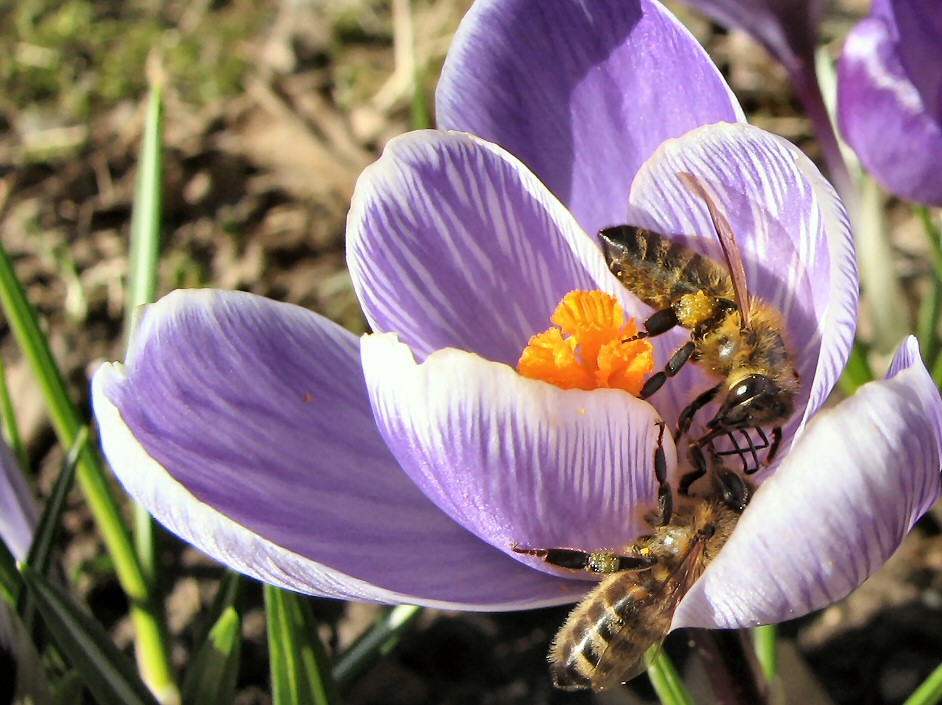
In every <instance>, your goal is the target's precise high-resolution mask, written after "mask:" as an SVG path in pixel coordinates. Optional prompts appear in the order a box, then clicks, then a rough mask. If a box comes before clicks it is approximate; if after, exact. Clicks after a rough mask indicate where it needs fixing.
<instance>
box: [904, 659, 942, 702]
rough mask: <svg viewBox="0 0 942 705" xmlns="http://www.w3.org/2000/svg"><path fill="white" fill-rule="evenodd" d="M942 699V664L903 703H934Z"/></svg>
mask: <svg viewBox="0 0 942 705" xmlns="http://www.w3.org/2000/svg"><path fill="white" fill-rule="evenodd" d="M939 701H942V664H940V665H938V666H936V669H935V670H934V671H933V672H932V673H930V674H929V677H928V678H926V680H924V681H923V683H922V685H920V686H919V687H918V688H916V690H915V692H914V693H913V694H912V695H910V696H909V697H908V698H907V699H906V702H905V703H903V705H934V703H937V702H939Z"/></svg>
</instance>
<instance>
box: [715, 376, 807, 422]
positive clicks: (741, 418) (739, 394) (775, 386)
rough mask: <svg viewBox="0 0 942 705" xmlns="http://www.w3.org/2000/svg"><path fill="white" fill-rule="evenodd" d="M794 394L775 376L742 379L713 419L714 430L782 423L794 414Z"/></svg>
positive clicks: (734, 386) (730, 391)
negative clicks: (777, 380) (776, 379)
mask: <svg viewBox="0 0 942 705" xmlns="http://www.w3.org/2000/svg"><path fill="white" fill-rule="evenodd" d="M793 400H794V393H793V392H792V390H790V389H786V388H784V387H783V386H782V385H780V384H779V383H778V382H776V381H775V380H774V379H772V378H771V377H768V376H766V375H762V374H751V375H748V376H746V377H743V378H742V379H740V380H738V381H737V382H736V383H735V384H734V385H733V386H732V387H730V390H729V392H728V393H727V395H726V399H725V400H724V401H723V405H722V406H721V407H720V410H719V411H718V412H717V413H716V416H714V417H713V419H712V420H711V421H710V422H709V424H708V426H709V427H710V428H711V429H719V428H723V429H726V430H731V429H735V428H754V427H757V426H772V425H779V424H781V423H782V421H784V420H785V419H787V418H788V417H789V416H791V413H792V409H793V406H794V404H793Z"/></svg>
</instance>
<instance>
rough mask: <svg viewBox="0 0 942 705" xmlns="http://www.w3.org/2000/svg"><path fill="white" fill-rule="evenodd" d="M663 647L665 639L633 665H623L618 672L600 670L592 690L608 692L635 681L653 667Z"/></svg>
mask: <svg viewBox="0 0 942 705" xmlns="http://www.w3.org/2000/svg"><path fill="white" fill-rule="evenodd" d="M665 636H666V635H665ZM662 646H664V639H661V640H660V641H657V642H655V643H654V644H652V645H651V646H650V647H649V648H648V649H647V651H645V652H644V653H643V654H642V655H641V658H639V659H637V660H636V661H634V662H633V663H630V664H621V665H620V667H619V668H618V670H609V671H603V669H602V668H599V669H598V670H597V671H596V673H595V677H593V679H592V690H595V691H601V690H608V689H610V688H613V687H615V686H619V685H624V684H625V683H627V682H628V681H632V680H634V679H635V678H637V677H638V676H640V675H641V674H642V673H644V672H645V671H647V670H648V669H649V668H650V667H651V664H652V663H654V659H656V658H657V655H658V654H659V653H660V652H661V647H662Z"/></svg>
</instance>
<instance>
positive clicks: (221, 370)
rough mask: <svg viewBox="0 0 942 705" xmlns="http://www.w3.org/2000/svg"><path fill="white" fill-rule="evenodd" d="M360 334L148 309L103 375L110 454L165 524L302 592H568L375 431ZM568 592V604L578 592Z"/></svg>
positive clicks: (257, 310)
mask: <svg viewBox="0 0 942 705" xmlns="http://www.w3.org/2000/svg"><path fill="white" fill-rule="evenodd" d="M359 358H360V352H359V345H358V340H357V339H356V338H355V337H354V336H352V335H351V334H350V333H348V332H346V331H344V330H343V329H341V328H339V327H338V326H336V325H335V324H332V323H330V322H328V321H326V320H325V319H322V318H320V317H319V316H317V315H316V314H314V313H311V312H309V311H306V310H304V309H301V308H298V307H296V306H291V305H288V304H281V303H276V302H274V301H271V300H268V299H264V298H261V297H257V296H252V295H250V294H244V293H239V292H223V291H213V290H200V291H188V292H184V291H180V292H176V293H174V294H171V295H169V296H167V297H165V298H163V299H161V301H160V302H158V303H157V304H154V305H152V306H150V307H148V308H147V309H146V310H145V313H144V316H143V318H142V320H141V322H140V325H139V326H138V328H137V329H136V332H135V335H134V337H133V339H132V345H131V348H130V350H129V352H128V360H127V363H126V364H125V365H118V364H114V365H104V366H103V367H102V368H101V369H100V370H99V371H98V373H97V374H96V376H95V380H94V385H93V400H94V406H95V414H96V417H97V418H98V420H99V424H100V426H101V434H102V444H103V446H104V449H105V453H106V455H107V457H108V460H109V463H110V464H111V466H112V468H113V469H114V471H115V473H116V474H117V475H118V477H119V479H120V480H121V481H122V483H123V484H124V486H125V488H126V489H127V490H128V493H129V494H130V495H131V496H132V497H134V498H135V499H136V500H138V501H139V502H141V503H142V504H143V505H144V506H146V507H147V508H148V510H149V511H151V512H152V513H153V514H154V516H155V517H156V518H157V519H158V520H160V521H161V523H163V524H165V525H166V526H167V527H168V528H169V529H171V530H172V531H174V532H175V533H177V534H178V535H180V536H181V537H183V538H184V539H185V540H186V541H188V542H190V543H192V544H194V545H195V546H197V547H199V548H201V549H202V550H203V551H205V552H206V553H208V554H209V555H211V556H213V557H215V558H216V559H218V560H220V561H221V562H223V563H225V564H226V565H229V566H232V567H234V568H236V569H237V570H240V571H242V572H244V573H247V574H249V575H252V576H255V577H257V578H260V579H262V580H265V581H266V582H270V583H272V584H275V585H280V586H283V587H288V588H291V589H294V590H299V591H303V592H308V593H313V594H320V595H328V596H337V597H349V598H355V599H364V600H377V601H384V602H416V603H421V604H429V605H438V606H444V607H461V608H464V609H507V608H522V607H532V606H535V605H539V604H550V603H558V602H563V601H565V600H566V599H567V598H566V597H565V596H564V594H563V588H564V586H565V584H566V581H561V580H559V579H557V578H554V577H552V576H549V575H546V574H543V573H539V572H536V571H533V570H530V569H529V568H527V567H526V566H524V565H522V564H521V563H519V562H517V561H515V560H513V559H511V558H508V557H507V556H505V555H504V554H503V553H501V552H500V551H496V550H494V549H493V548H491V547H490V546H488V545H487V544H485V543H484V542H482V541H481V540H480V539H478V538H477V537H475V536H474V535H473V534H471V533H469V532H468V531H466V530H465V529H463V528H461V527H460V526H458V525H457V524H455V523H454V522H453V521H451V520H450V519H449V518H448V517H446V516H445V514H444V513H443V512H441V511H440V510H439V509H438V508H437V507H436V506H435V505H434V504H432V503H431V502H430V501H429V500H428V499H426V497H425V496H424V495H423V494H422V493H421V492H420V491H419V489H418V488H417V487H416V486H415V485H414V484H413V483H412V481H411V480H409V478H408V477H407V476H406V475H405V474H404V473H403V472H402V470H401V468H400V467H399V465H398V464H397V463H396V461H395V459H394V458H393V457H392V455H391V454H390V452H389V450H388V449H387V447H386V444H385V443H384V442H383V440H382V438H381V437H380V435H379V433H378V431H377V429H376V425H375V423H374V422H373V415H372V411H371V408H370V404H369V399H368V398H367V394H366V387H365V384H364V380H363V374H362V371H361V369H360V361H359ZM568 599H571V598H568Z"/></svg>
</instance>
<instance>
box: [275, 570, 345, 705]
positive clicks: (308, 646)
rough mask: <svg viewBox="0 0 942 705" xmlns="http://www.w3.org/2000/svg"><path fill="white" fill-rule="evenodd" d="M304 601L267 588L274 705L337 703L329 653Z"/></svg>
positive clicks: (286, 593) (323, 704)
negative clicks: (319, 636)
mask: <svg viewBox="0 0 942 705" xmlns="http://www.w3.org/2000/svg"><path fill="white" fill-rule="evenodd" d="M303 600H304V598H302V597H301V596H300V595H297V594H295V593H293V592H287V591H285V590H279V589H278V588H276V587H272V586H271V585H266V586H265V613H266V616H267V619H268V652H269V661H270V667H271V687H272V703H273V705H328V704H330V703H338V702H339V698H338V697H337V692H336V686H335V684H334V681H333V677H332V676H331V671H330V664H329V663H328V659H327V655H326V652H325V650H324V648H323V646H322V645H321V643H320V639H319V638H318V636H317V629H316V624H315V623H314V620H313V619H312V618H311V615H310V613H309V611H308V608H307V605H305V604H304V602H303Z"/></svg>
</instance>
